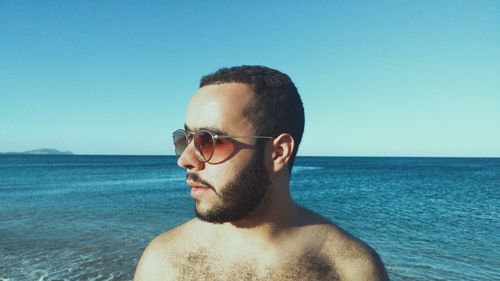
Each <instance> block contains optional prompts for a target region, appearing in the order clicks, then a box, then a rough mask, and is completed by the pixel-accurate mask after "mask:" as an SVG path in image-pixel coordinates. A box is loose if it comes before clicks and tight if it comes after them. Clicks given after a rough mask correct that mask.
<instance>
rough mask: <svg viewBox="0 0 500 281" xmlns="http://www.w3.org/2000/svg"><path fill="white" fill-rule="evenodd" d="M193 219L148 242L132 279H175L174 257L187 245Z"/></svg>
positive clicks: (138, 280)
mask: <svg viewBox="0 0 500 281" xmlns="http://www.w3.org/2000/svg"><path fill="white" fill-rule="evenodd" d="M193 228H196V223H195V222H194V221H189V222H187V223H185V224H182V225H180V226H177V227H175V228H173V229H170V230H168V231H166V232H164V233H162V234H160V235H158V236H157V237H156V238H155V239H153V240H152V241H151V242H149V244H148V246H147V247H146V249H144V252H143V253H142V256H141V259H140V260H139V263H138V265H137V268H136V271H135V275H134V281H141V280H148V281H149V280H176V279H177V277H176V275H175V274H176V270H175V268H174V267H175V265H174V262H175V258H176V257H177V256H178V255H180V254H181V252H182V251H185V249H186V248H188V247H189V245H188V244H189V240H190V239H189V236H190V235H191V234H190V233H193V232H192V231H190V230H192V229H193Z"/></svg>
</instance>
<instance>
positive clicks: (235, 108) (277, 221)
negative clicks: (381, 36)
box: [135, 66, 388, 281]
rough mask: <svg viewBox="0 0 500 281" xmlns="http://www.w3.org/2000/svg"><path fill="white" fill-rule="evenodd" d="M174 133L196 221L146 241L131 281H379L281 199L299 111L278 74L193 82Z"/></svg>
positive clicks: (325, 228) (346, 247)
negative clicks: (181, 123) (196, 85)
mask: <svg viewBox="0 0 500 281" xmlns="http://www.w3.org/2000/svg"><path fill="white" fill-rule="evenodd" d="M184 127H185V128H184V129H183V130H182V129H180V130H177V131H176V132H174V134H173V138H174V144H175V150H176V154H177V155H178V156H179V159H178V165H179V166H180V167H182V168H184V169H186V171H187V176H186V181H187V185H188V186H189V187H190V188H191V197H192V198H193V200H194V202H195V210H196V216H197V218H194V219H192V220H190V221H188V222H187V223H184V224H182V225H180V226H178V227H176V228H174V229H171V230H169V231H167V232H165V233H163V234H161V235H159V236H158V237H156V238H155V239H154V240H153V241H151V242H150V244H149V245H148V246H147V248H146V249H145V251H144V253H143V255H142V257H141V260H140V261H139V264H138V266H137V269H136V272H135V280H136V281H140V280H143V281H154V280H356V281H359V280H388V277H387V273H386V271H385V268H384V265H383V263H382V261H381V260H380V258H379V256H378V255H377V253H375V251H374V250H372V249H371V248H370V247H369V246H368V245H366V244H365V243H363V242H362V241H360V240H359V239H357V238H355V237H353V236H352V235H350V234H349V233H347V232H346V231H344V230H342V229H341V228H340V227H338V226H336V225H335V224H334V223H332V222H330V221H328V220H327V219H325V218H323V217H321V216H320V215H318V214H316V213H314V212H312V211H310V210H307V209H305V208H303V207H301V206H299V205H297V204H296V203H295V202H294V201H293V200H292V199H291V197H290V191H289V182H290V176H291V169H292V166H293V162H294V158H295V155H296V153H297V149H298V146H299V143H300V140H301V138H302V133H303V130H304V109H303V106H302V101H301V99H300V96H299V94H298V92H297V89H296V88H295V86H294V84H293V83H292V81H291V80H290V78H289V77H288V76H287V75H286V74H283V73H281V72H279V71H276V70H273V69H270V68H267V67H262V66H241V67H233V68H224V69H220V70H218V71H217V72H215V73H213V74H210V75H207V76H205V77H203V78H202V80H201V83H200V88H199V90H198V92H197V93H196V94H195V95H194V96H193V98H192V99H191V101H190V103H189V106H188V109H187V114H186V123H185V126H184Z"/></svg>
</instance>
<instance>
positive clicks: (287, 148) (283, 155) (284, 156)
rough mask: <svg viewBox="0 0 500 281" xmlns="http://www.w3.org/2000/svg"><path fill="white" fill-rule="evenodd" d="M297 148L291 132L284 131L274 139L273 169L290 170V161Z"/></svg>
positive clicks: (278, 170)
mask: <svg viewBox="0 0 500 281" xmlns="http://www.w3.org/2000/svg"><path fill="white" fill-rule="evenodd" d="M294 148H295V140H294V139H293V137H292V136H291V135H290V134H287V133H283V134H280V135H279V136H277V137H275V138H274V140H273V153H272V169H273V171H274V172H280V171H282V170H284V169H286V170H288V163H289V162H290V158H291V157H292V152H293V149H294Z"/></svg>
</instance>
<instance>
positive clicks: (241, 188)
mask: <svg viewBox="0 0 500 281" xmlns="http://www.w3.org/2000/svg"><path fill="white" fill-rule="evenodd" d="M270 184H271V181H270V179H269V175H268V174H267V171H266V169H265V168H264V151H263V150H262V151H259V150H257V151H256V153H255V154H254V155H253V156H252V158H251V159H250V160H249V162H248V164H247V166H246V167H245V168H243V170H241V171H240V172H239V173H238V175H236V177H235V178H234V180H232V181H231V182H229V183H227V184H226V185H225V186H224V187H223V188H221V189H220V190H221V191H220V192H219V193H218V194H217V195H218V196H219V199H220V204H219V205H216V206H214V207H212V208H211V209H210V210H208V211H207V212H206V213H203V214H201V213H199V212H198V210H196V207H195V212H196V217H198V218H199V219H200V220H203V221H206V222H211V223H225V222H231V221H238V220H241V219H243V218H245V217H246V216H248V214H250V212H252V211H253V210H255V208H257V206H259V204H260V203H261V201H262V198H264V195H265V194H266V192H267V190H268V187H269V185H270Z"/></svg>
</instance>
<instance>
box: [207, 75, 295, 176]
mask: <svg viewBox="0 0 500 281" xmlns="http://www.w3.org/2000/svg"><path fill="white" fill-rule="evenodd" d="M231 82H235V83H244V84H247V85H248V86H250V88H251V89H252V91H253V93H254V99H253V102H252V104H251V105H250V106H248V108H247V109H246V110H245V112H244V113H243V114H244V116H245V117H246V118H247V119H248V120H249V121H250V122H252V124H253V126H254V128H255V130H256V132H255V133H256V134H258V135H269V136H273V137H276V136H278V135H279V134H281V133H288V134H290V135H291V136H292V137H293V139H294V140H295V147H294V150H293V151H292V156H291V157H290V163H289V166H288V168H289V170H290V173H291V171H292V166H293V163H294V161H295V156H296V155H297V151H298V148H299V144H300V141H301V140H302V134H303V133H304V106H303V105H302V100H301V98H300V95H299V93H298V91H297V88H296V87H295V85H294V84H293V82H292V80H291V79H290V77H288V75H286V74H284V73H282V72H280V71H278V70H275V69H272V68H269V67H265V66H250V65H243V66H235V67H230V68H221V69H219V70H217V71H216V72H214V73H212V74H208V75H206V76H204V77H202V78H201V81H200V88H202V87H204V86H208V85H214V84H223V83H231Z"/></svg>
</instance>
